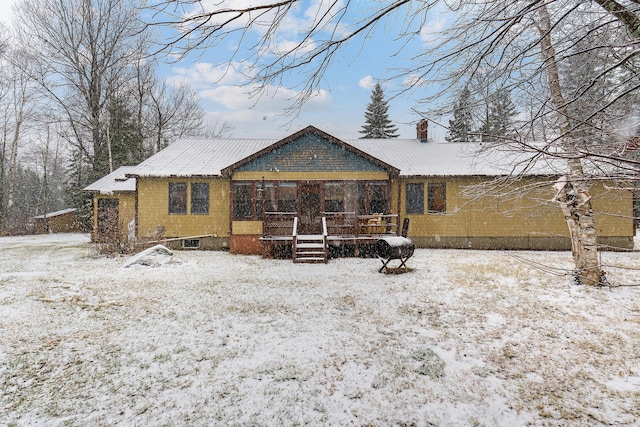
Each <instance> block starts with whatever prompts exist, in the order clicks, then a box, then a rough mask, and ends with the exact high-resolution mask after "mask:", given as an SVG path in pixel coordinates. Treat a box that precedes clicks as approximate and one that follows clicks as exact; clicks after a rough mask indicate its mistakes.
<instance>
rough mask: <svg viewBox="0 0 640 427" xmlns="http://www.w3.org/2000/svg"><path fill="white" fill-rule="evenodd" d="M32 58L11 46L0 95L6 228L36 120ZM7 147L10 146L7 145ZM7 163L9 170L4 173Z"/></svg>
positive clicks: (1, 220) (1, 221) (2, 223)
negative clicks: (27, 136) (20, 165)
mask: <svg viewBox="0 0 640 427" xmlns="http://www.w3.org/2000/svg"><path fill="white" fill-rule="evenodd" d="M31 64H32V58H31V57H30V56H29V54H28V53H27V52H24V51H20V50H19V49H15V48H14V49H9V53H8V55H7V61H6V62H5V64H4V68H5V69H4V73H3V75H4V81H5V87H6V89H7V90H6V94H5V96H3V97H2V99H0V102H2V104H3V108H2V110H3V112H4V132H3V143H2V160H3V168H2V172H3V175H2V181H3V185H2V193H3V197H2V206H1V207H2V209H1V210H2V213H1V214H0V229H2V230H7V229H8V227H9V221H10V219H11V217H12V213H13V208H14V192H15V191H14V190H15V186H16V178H17V174H18V152H19V150H20V149H21V146H23V145H24V137H23V134H24V132H25V130H26V129H27V128H28V127H29V126H30V125H32V123H31V121H32V120H34V115H35V103H36V102H37V98H38V92H37V91H36V90H35V82H34V81H33V79H32V78H31V77H30V74H29V72H28V70H29V69H30V67H31ZM7 147H8V148H7ZM5 165H6V168H7V173H6V176H5V174H4V167H5Z"/></svg>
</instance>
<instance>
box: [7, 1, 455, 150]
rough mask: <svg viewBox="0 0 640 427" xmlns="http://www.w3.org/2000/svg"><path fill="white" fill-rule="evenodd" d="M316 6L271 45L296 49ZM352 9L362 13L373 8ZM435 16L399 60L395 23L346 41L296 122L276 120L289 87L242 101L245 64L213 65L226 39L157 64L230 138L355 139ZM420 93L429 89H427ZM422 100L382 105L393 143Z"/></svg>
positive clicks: (411, 125)
mask: <svg viewBox="0 0 640 427" xmlns="http://www.w3.org/2000/svg"><path fill="white" fill-rule="evenodd" d="M263 1H266V0H263ZM218 2H219V1H218ZM325 2H326V0H325ZM11 3H12V2H11V1H7V0H3V1H1V2H0V20H7V19H9V16H10V14H9V7H10V4H11ZM242 3H249V0H233V3H232V4H233V5H234V6H238V5H239V4H242ZM253 3H256V2H255V1H254V2H253ZM320 3H322V0H305V1H304V2H303V4H302V6H301V7H300V8H299V9H298V10H297V13H296V14H295V16H292V17H291V19H290V20H288V22H287V23H285V25H284V27H285V28H284V29H283V31H282V32H281V34H279V35H278V38H279V40H278V42H281V43H283V44H286V43H291V42H295V41H296V38H298V37H300V34H301V33H302V31H300V29H301V28H304V26H305V25H307V24H308V21H309V19H310V15H313V13H309V12H310V11H315V10H317V9H318V8H319V7H322V6H321V5H320ZM353 4H356V6H360V7H363V8H365V9H366V8H368V7H370V6H371V4H372V3H371V2H353ZM434 16H435V18H434V19H432V20H429V19H427V20H426V21H425V23H424V25H423V26H422V27H416V28H411V29H412V30H415V31H417V32H421V33H422V37H416V38H415V41H413V42H411V44H409V45H408V46H407V47H405V49H404V50H403V51H402V55H401V56H400V57H393V56H392V55H393V53H394V52H395V51H396V50H397V48H398V44H397V43H393V42H392V40H393V39H394V38H395V36H397V34H398V31H399V30H400V28H399V25H400V24H399V23H398V22H396V21H394V20H388V21H386V22H383V24H382V25H381V26H380V27H379V29H378V30H377V31H376V33H375V37H373V38H371V39H369V40H368V41H367V43H366V44H364V45H363V43H362V40H359V39H358V40H354V41H352V42H351V43H350V44H349V45H348V46H347V47H346V48H345V49H343V50H341V51H340V52H339V54H338V56H337V57H336V60H335V61H334V62H333V63H332V65H331V67H330V68H329V70H328V71H327V73H326V74H325V76H324V79H323V82H322V84H321V87H320V93H319V96H317V97H315V98H313V99H311V100H310V101H308V102H307V103H306V104H305V105H304V107H303V108H302V109H301V110H300V111H299V114H298V116H297V117H293V116H283V115H282V114H283V112H284V110H285V108H286V107H287V106H289V105H291V101H289V100H288V98H290V97H292V96H295V95H296V89H295V88H291V87H289V88H287V87H280V88H275V87H271V88H269V91H268V93H264V94H263V96H262V97H260V99H256V98H251V97H250V96H249V95H248V92H249V91H250V89H251V86H250V85H248V84H247V82H246V81H245V80H244V79H243V78H242V76H241V74H240V72H241V71H246V65H247V64H243V63H235V64H234V66H235V70H231V71H229V70H227V69H226V68H221V67H220V66H219V64H220V62H221V61H223V60H225V59H226V58H228V57H229V55H230V53H231V48H232V47H233V46H235V44H234V43H235V41H234V40H233V39H228V40H225V42H224V43H223V44H221V45H219V46H217V47H216V48H212V49H208V50H207V51H204V52H202V51H200V52H195V53H193V54H190V55H188V56H187V57H186V58H184V59H183V60H181V61H180V62H177V63H171V64H164V65H162V66H161V68H160V72H161V75H162V76H163V77H165V78H167V79H168V80H169V82H173V83H178V82H187V83H188V84H189V85H190V86H191V87H192V88H193V89H195V90H197V92H198V94H199V95H200V97H201V99H202V105H203V107H204V108H205V110H206V111H207V117H208V118H209V120H210V121H216V120H217V121H219V122H222V121H226V122H228V123H230V124H231V126H232V127H233V129H232V131H231V136H232V137H234V138H279V137H284V136H286V135H288V134H290V133H292V132H295V131H297V130H299V129H301V128H303V127H305V126H307V125H314V126H316V127H318V128H320V129H322V130H324V131H326V132H328V133H330V134H333V135H334V136H336V137H338V138H358V137H359V136H360V134H359V133H358V131H359V130H360V129H361V127H362V125H363V124H364V112H365V109H366V107H367V104H368V103H369V99H370V95H371V90H372V87H373V85H374V84H375V82H376V81H377V80H384V79H385V78H388V77H390V76H391V75H392V74H393V71H392V70H393V69H394V68H399V67H402V66H403V65H405V64H403V62H402V56H405V57H408V56H409V55H411V54H412V53H415V52H416V51H417V50H419V49H420V48H421V47H422V46H421V44H422V43H428V42H429V37H428V36H426V35H425V34H426V33H427V32H437V31H438V30H439V29H441V28H442V26H443V25H444V21H443V19H442V18H441V17H440V18H438V16H437V15H434ZM3 18H4V19H3ZM357 19H358V14H354V15H352V16H351V17H349V16H348V17H347V20H346V22H355V21H357ZM287 26H289V28H286V27H287ZM256 36H259V34H257V35H256ZM225 70H226V72H225ZM284 84H285V86H286V85H288V84H291V82H290V81H285V82H284ZM400 85H401V82H400V81H392V82H389V83H385V82H383V88H384V89H385V94H386V95H387V97H390V96H391V95H393V94H394V92H395V91H397V90H398V89H399V88H400ZM424 90H429V87H428V86H427V87H426V88H425V89H424ZM422 96H424V93H413V94H411V95H401V96H398V97H396V98H393V99H390V100H389V107H390V108H389V116H390V118H391V119H392V120H393V121H394V123H395V124H396V125H397V126H398V128H399V130H400V137H403V138H413V137H415V122H416V121H417V120H419V117H418V116H417V115H416V114H415V113H412V112H411V108H412V107H415V106H416V99H418V98H420V97H422ZM430 133H431V135H432V137H433V138H434V139H436V140H443V139H444V136H445V133H446V132H445V131H444V130H442V129H438V128H437V126H434V125H431V126H430Z"/></svg>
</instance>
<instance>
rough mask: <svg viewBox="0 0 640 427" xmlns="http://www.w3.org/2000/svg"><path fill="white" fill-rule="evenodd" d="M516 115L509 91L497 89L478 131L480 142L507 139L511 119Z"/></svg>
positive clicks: (511, 126)
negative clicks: (480, 137) (480, 136)
mask: <svg viewBox="0 0 640 427" xmlns="http://www.w3.org/2000/svg"><path fill="white" fill-rule="evenodd" d="M517 114H518V112H517V111H516V107H515V105H513V102H512V101H511V94H510V93H509V91H508V90H506V89H499V90H498V91H497V92H496V93H495V96H493V97H492V99H491V100H490V102H489V103H488V105H487V108H486V114H485V118H484V120H483V122H482V125H481V126H480V129H479V130H478V133H480V135H482V140H483V141H488V140H498V139H502V138H505V137H507V136H508V135H509V132H510V131H511V130H512V128H513V117H514V116H515V115H517Z"/></svg>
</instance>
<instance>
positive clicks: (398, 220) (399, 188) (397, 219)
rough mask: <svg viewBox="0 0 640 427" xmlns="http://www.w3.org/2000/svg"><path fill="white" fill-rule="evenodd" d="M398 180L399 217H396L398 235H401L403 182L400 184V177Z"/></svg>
mask: <svg viewBox="0 0 640 427" xmlns="http://www.w3.org/2000/svg"><path fill="white" fill-rule="evenodd" d="M396 179H397V180H398V216H397V217H396V235H398V236H399V235H400V214H401V208H402V182H400V176H398V178H396Z"/></svg>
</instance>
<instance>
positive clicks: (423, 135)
mask: <svg viewBox="0 0 640 427" xmlns="http://www.w3.org/2000/svg"><path fill="white" fill-rule="evenodd" d="M416 138H417V139H418V140H419V141H420V142H428V140H429V121H428V120H427V119H422V120H420V121H419V122H418V123H417V124H416Z"/></svg>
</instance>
